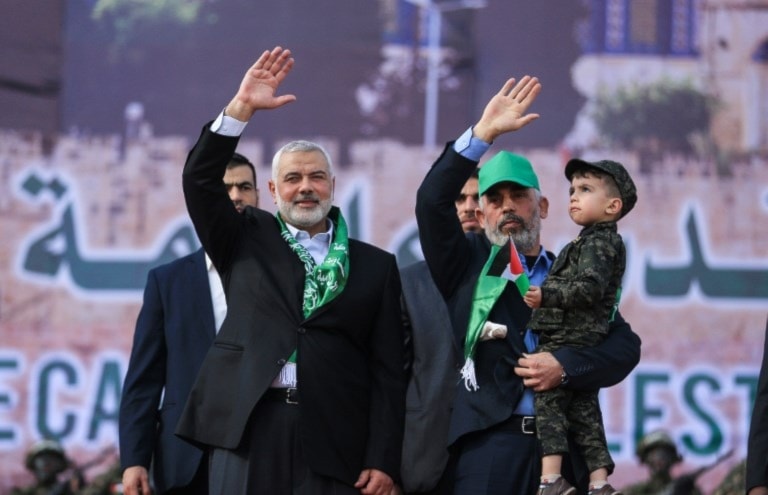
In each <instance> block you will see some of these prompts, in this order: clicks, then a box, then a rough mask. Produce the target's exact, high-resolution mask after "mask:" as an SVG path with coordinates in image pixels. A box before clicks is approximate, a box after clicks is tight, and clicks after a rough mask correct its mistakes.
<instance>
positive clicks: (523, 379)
mask: <svg viewBox="0 0 768 495" xmlns="http://www.w3.org/2000/svg"><path fill="white" fill-rule="evenodd" d="M540 89H541V86H540V85H539V83H538V80H537V79H535V78H531V77H528V76H526V77H524V78H523V79H521V80H520V82H519V83H516V81H515V80H514V79H510V80H508V81H507V82H506V83H505V84H504V86H503V87H502V89H501V90H500V91H499V92H498V93H497V94H496V95H494V96H493V97H492V98H491V100H490V101H489V102H488V104H487V105H486V107H485V110H484V111H483V115H482V117H481V118H480V120H479V121H478V122H477V124H476V125H474V126H473V127H471V128H470V129H468V130H467V131H466V132H465V133H464V134H463V135H462V136H461V137H460V138H459V139H457V140H456V141H455V142H453V143H449V144H448V145H447V146H446V148H445V150H444V151H443V153H442V155H441V156H440V157H439V158H438V160H437V161H436V162H435V164H434V165H433V167H432V169H431V170H430V172H429V173H428V174H427V176H426V177H425V179H424V182H423V183H422V185H421V187H420V188H419V191H418V195H417V201H416V219H417V222H418V225H419V234H420V239H421V245H422V249H423V252H424V256H425V259H426V261H427V264H428V265H429V268H430V272H431V274H432V277H433V278H434V280H435V283H436V285H437V287H438V288H439V290H440V292H441V293H442V294H443V297H444V298H445V299H446V301H447V302H448V308H449V311H450V317H451V322H452V326H453V328H454V329H455V331H454V338H455V341H456V345H457V346H458V347H459V348H462V349H463V350H464V351H465V352H464V354H465V358H466V360H465V363H464V365H465V366H466V364H467V362H469V361H471V362H472V363H473V364H474V367H473V371H474V373H469V372H468V373H467V374H466V375H465V380H461V381H459V383H458V385H457V387H456V394H455V398H454V401H453V404H452V415H451V424H450V429H449V435H448V439H447V442H446V443H447V445H448V446H449V450H450V454H451V456H450V461H449V466H448V468H447V473H446V475H447V476H449V477H451V478H452V479H453V493H457V494H469V493H478V494H480V493H483V494H488V495H496V494H521V495H522V494H526V495H528V494H531V493H533V492H535V490H536V488H537V486H538V482H539V474H540V462H539V451H538V446H537V439H536V435H535V417H534V410H533V391H534V390H536V391H538V390H546V389H549V388H552V387H555V386H566V387H570V388H577V389H585V390H597V389H599V388H600V387H606V386H610V385H613V384H616V383H618V382H619V381H621V380H622V379H623V378H624V377H625V376H626V375H627V374H628V373H629V372H630V371H631V370H632V368H633V367H634V366H635V365H636V364H637V362H638V360H639V356H640V352H639V350H640V343H639V339H638V338H637V336H636V335H634V334H633V333H632V331H631V329H630V328H629V325H627V324H626V322H624V320H623V319H622V318H621V316H620V315H617V316H616V318H615V320H614V321H613V322H612V324H611V332H610V333H609V336H608V337H607V338H606V340H605V341H604V342H602V343H601V344H599V345H598V346H595V347H590V348H586V347H585V348H580V349H573V348H562V349H559V350H558V351H556V352H554V353H537V354H531V353H532V351H533V350H534V349H535V347H536V344H537V343H536V340H535V337H536V336H535V334H533V333H532V332H530V331H526V323H527V322H528V320H529V318H530V314H531V311H530V308H528V307H527V306H526V304H525V303H524V301H523V298H522V295H521V293H520V291H519V289H518V287H517V286H516V284H515V283H508V282H509V280H511V279H512V278H513V277H512V276H511V275H512V273H511V270H510V269H509V268H508V267H509V266H510V261H511V260H512V258H511V256H512V253H511V248H512V246H515V247H517V251H518V252H519V256H517V255H516V256H515V258H516V259H515V261H516V262H519V263H517V264H518V265H519V264H522V266H523V269H524V270H525V271H526V272H527V274H528V276H529V278H530V280H531V283H533V284H537V285H540V284H541V283H542V282H543V279H544V278H545V276H544V275H543V274H542V271H544V272H545V271H546V270H547V269H548V268H549V267H550V266H551V263H552V259H553V258H554V257H553V256H551V255H548V254H547V253H546V251H545V250H544V249H543V248H542V247H541V245H540V243H539V226H538V222H540V221H541V219H543V218H545V217H546V215H547V204H546V199H545V198H544V197H542V196H541V192H540V186H539V183H538V179H537V178H536V174H535V173H534V172H533V168H532V167H531V164H530V162H529V161H528V160H526V159H525V158H524V157H521V156H519V155H514V154H512V153H508V152H501V153H499V154H497V155H496V156H494V157H493V158H492V159H491V160H489V161H488V162H487V163H486V164H485V165H484V166H483V167H482V168H481V169H480V189H479V192H480V195H481V198H480V208H479V209H478V213H479V215H478V217H479V219H480V221H481V224H482V225H483V227H484V229H485V232H484V234H472V233H470V234H466V235H465V234H464V232H463V231H462V230H461V226H460V224H459V223H458V221H457V219H456V216H455V215H454V214H453V212H452V211H451V208H450V205H451V202H452V201H453V199H454V198H455V197H456V194H457V193H458V191H459V190H460V189H461V186H462V184H463V183H464V181H465V180H466V178H467V177H469V175H470V174H471V172H472V170H473V169H474V168H475V167H476V166H477V164H478V162H479V161H480V158H481V156H482V155H483V154H484V153H485V151H487V150H488V148H489V147H490V143H492V142H493V141H494V140H495V139H496V138H498V137H499V136H501V135H502V134H505V133H508V132H512V131H516V130H518V129H520V128H522V127H524V126H525V125H527V124H528V123H530V122H531V121H533V120H535V119H536V118H538V115H536V114H527V111H528V108H529V107H530V105H531V104H532V103H533V101H534V100H535V98H536V96H537V95H538V93H539V91H540ZM510 237H511V238H512V239H513V240H514V243H513V244H510V242H509V239H510ZM542 267H544V270H542ZM487 324H491V325H495V326H496V327H497V328H501V329H502V330H500V331H498V332H497V331H493V332H491V334H490V338H487V337H488V335H485V337H483V335H484V332H480V336H476V337H474V338H473V337H470V338H468V336H470V335H476V333H477V332H474V331H469V330H470V328H472V329H475V328H477V327H478V326H479V327H483V328H485V327H486V326H487ZM468 351H469V352H468ZM469 368H470V367H467V370H468V369H469ZM472 376H473V377H474V383H475V386H472V383H473V380H471V379H470V378H471V377H472ZM457 378H458V376H457ZM563 468H564V475H565V476H566V477H567V478H568V479H569V480H570V481H572V482H573V483H574V486H577V487H579V488H580V489H582V490H583V491H584V492H586V481H587V475H588V472H587V471H586V469H585V467H584V463H583V460H582V459H581V458H580V457H579V456H578V455H576V453H575V454H574V455H572V456H569V457H568V458H567V461H566V462H564V465H563Z"/></svg>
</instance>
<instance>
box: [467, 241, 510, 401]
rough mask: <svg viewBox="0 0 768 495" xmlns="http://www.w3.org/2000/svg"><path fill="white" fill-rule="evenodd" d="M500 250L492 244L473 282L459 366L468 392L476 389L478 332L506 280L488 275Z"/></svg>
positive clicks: (477, 386) (502, 290)
mask: <svg viewBox="0 0 768 495" xmlns="http://www.w3.org/2000/svg"><path fill="white" fill-rule="evenodd" d="M500 250H501V246H497V245H495V244H494V245H492V246H491V254H490V255H489V256H488V261H486V262H485V266H483V269H482V270H481V271H480V275H479V276H478V278H477V284H475V291H474V293H473V295H472V310H471V311H470V314H469V325H467V334H466V336H465V337H464V366H463V367H462V368H461V377H462V378H463V379H464V386H465V387H466V388H467V390H469V391H470V392H473V391H475V390H477V389H478V388H480V387H479V385H478V384H477V377H476V375H475V360H474V355H475V350H476V348H477V343H478V342H479V341H480V334H481V333H482V331H483V326H484V325H485V322H486V321H487V320H488V315H489V314H491V309H492V308H493V305H494V304H496V301H498V300H499V297H500V296H501V293H502V292H504V288H505V287H506V286H507V282H508V280H507V279H506V278H502V277H499V276H497V275H488V271H489V270H490V268H491V265H493V262H494V260H495V259H496V255H497V254H498V253H499V251H500Z"/></svg>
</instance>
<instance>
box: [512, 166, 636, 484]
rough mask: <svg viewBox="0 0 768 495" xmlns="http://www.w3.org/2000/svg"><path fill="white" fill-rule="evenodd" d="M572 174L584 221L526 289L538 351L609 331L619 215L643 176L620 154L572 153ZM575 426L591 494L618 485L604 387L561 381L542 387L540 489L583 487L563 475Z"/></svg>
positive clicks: (576, 209)
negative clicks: (600, 396) (574, 386)
mask: <svg viewBox="0 0 768 495" xmlns="http://www.w3.org/2000/svg"><path fill="white" fill-rule="evenodd" d="M565 176H566V177H567V178H568V180H569V181H571V188H570V198H571V199H570V203H569V214H570V216H571V219H572V220H573V221H574V222H575V223H576V224H578V225H580V226H582V227H583V229H582V231H581V233H580V234H579V236H578V237H577V238H576V239H575V240H573V241H571V242H570V243H569V244H567V245H566V246H565V247H564V248H563V250H562V251H561V252H560V254H559V255H558V257H557V259H556V260H555V262H554V264H553V265H552V269H551V270H550V273H549V277H548V278H547V280H546V281H545V282H544V284H543V285H542V286H541V287H531V288H530V289H529V290H528V292H527V293H526V295H525V297H524V299H525V302H526V304H528V306H530V307H532V308H535V309H534V312H533V315H532V317H531V321H530V323H529V327H530V328H531V330H533V331H535V332H537V333H539V348H538V349H537V350H536V352H552V351H555V350H557V349H560V348H561V347H563V346H568V347H586V346H594V345H597V344H599V343H600V342H602V341H603V340H604V339H605V336H606V335H607V333H608V324H609V322H610V320H611V319H612V318H613V315H614V314H615V311H616V306H617V304H618V298H619V295H620V294H621V279H622V276H623V275H624V266H625V262H626V252H625V248H624V242H623V241H622V239H621V236H620V235H619V234H618V231H617V227H616V222H617V221H618V220H619V219H620V218H623V217H624V216H625V215H626V214H627V213H629V211H630V210H631V209H632V208H633V207H634V205H635V202H636V201H637V192H636V189H635V184H634V182H633V181H632V178H631V177H630V176H629V173H627V171H626V169H625V168H624V167H623V166H622V165H621V164H620V163H618V162H614V161H610V160H603V161H599V162H592V163H591V162H586V161H584V160H580V159H572V160H570V161H569V162H568V164H567V165H566V167H565ZM569 429H570V430H571V431H572V432H573V436H574V439H575V440H576V443H577V445H578V446H579V448H580V449H581V451H582V453H583V455H584V459H585V461H586V463H587V467H588V468H589V471H590V492H589V493H590V495H597V494H600V495H602V494H607V495H611V494H616V493H618V492H616V490H614V489H613V487H611V486H610V485H609V484H608V481H607V479H608V475H609V474H610V473H611V472H612V471H613V467H614V464H613V460H612V459H611V456H610V453H609V452H608V446H607V442H606V439H605V431H604V428H603V421H602V416H601V413H600V405H599V404H598V400H597V391H593V392H579V391H573V390H568V389H564V388H560V387H558V388H555V389H552V390H548V391H546V392H541V393H537V394H536V430H537V431H536V433H537V435H538V437H539V440H540V442H541V447H542V453H543V457H542V478H541V479H542V484H541V486H540V488H539V495H549V494H571V493H575V490H574V489H573V488H572V487H571V486H570V485H569V484H568V483H567V482H566V481H565V479H564V478H563V477H562V476H560V471H561V464H562V455H563V454H564V453H566V452H568V438H567V436H568V435H567V433H568V430H569Z"/></svg>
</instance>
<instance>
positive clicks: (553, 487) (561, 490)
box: [537, 476, 592, 495]
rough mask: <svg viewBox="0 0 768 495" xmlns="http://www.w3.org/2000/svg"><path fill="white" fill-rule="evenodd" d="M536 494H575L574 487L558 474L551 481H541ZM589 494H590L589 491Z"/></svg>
mask: <svg viewBox="0 0 768 495" xmlns="http://www.w3.org/2000/svg"><path fill="white" fill-rule="evenodd" d="M537 495H576V489H575V488H574V487H572V486H571V485H570V483H568V482H567V481H565V478H563V477H562V476H560V477H559V478H557V479H556V480H555V481H553V482H551V483H545V482H543V481H542V482H541V484H540V485H539V491H538V492H537ZM589 495H592V493H591V492H590V494H589Z"/></svg>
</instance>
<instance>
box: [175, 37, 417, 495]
mask: <svg viewBox="0 0 768 495" xmlns="http://www.w3.org/2000/svg"><path fill="white" fill-rule="evenodd" d="M293 64H294V60H293V58H292V57H291V52H290V51H288V50H284V49H283V48H281V47H275V48H273V49H272V50H268V51H265V52H264V53H262V55H261V57H259V59H258V60H257V61H256V63H255V64H254V65H253V66H251V67H250V69H248V71H247V72H246V74H245V76H244V77H243V80H242V82H241V83H240V88H239V90H238V91H237V93H236V94H235V96H234V97H233V99H232V100H231V101H230V102H229V104H228V105H227V106H226V108H225V109H224V111H223V112H222V113H221V114H220V115H219V116H218V118H217V119H216V120H214V121H213V122H212V123H211V124H208V125H206V126H205V127H204V128H203V131H202V134H201V136H200V138H199V140H198V142H197V143H196V144H195V147H194V148H193V149H192V151H191V152H190V154H189V157H188V158H187V163H186V165H185V167H184V173H183V185H184V195H185V199H186V203H187V209H188V210H189V214H190V217H191V218H192V222H193V223H194V225H195V229H196V231H197V234H198V237H199V238H200V241H201V243H202V244H203V247H204V248H205V250H206V252H207V253H208V254H209V255H210V257H211V259H212V260H213V263H214V265H215V266H216V268H217V269H218V271H219V273H220V274H221V277H222V282H223V285H224V290H225V293H226V296H227V304H228V312H227V317H226V319H225V320H224V323H223V325H222V328H221V331H220V332H219V334H218V336H217V337H216V340H215V342H214V344H213V346H212V347H211V350H210V351H209V353H208V355H207V356H206V359H205V361H204V362H203V365H202V368H201V370H200V373H199V374H198V376H197V380H196V382H195V385H194V387H193V389H192V392H191V394H190V396H189V399H188V400H187V404H186V406H185V409H184V413H183V414H182V417H181V420H180V421H179V424H178V427H177V429H176V434H177V435H179V436H181V437H182V438H185V439H187V440H189V441H191V442H193V443H195V444H197V445H202V446H205V447H206V448H207V449H208V450H209V451H210V464H209V473H208V474H209V489H210V493H226V494H228V495H232V494H234V495H247V494H252V493H275V494H282V493H291V494H294V495H325V494H329V495H330V494H339V495H344V494H349V495H352V494H360V493H363V494H371V495H385V494H388V493H389V492H390V490H391V489H392V487H393V480H396V479H397V478H398V477H399V476H398V472H399V468H400V450H401V445H402V438H403V421H404V415H405V383H406V375H405V372H404V370H403V362H404V359H405V357H404V336H403V326H402V321H401V316H400V304H399V298H400V278H399V275H398V269H397V266H396V264H395V257H394V255H392V254H391V253H387V252H385V251H382V250H381V249H378V248H376V247H374V246H371V245H369V244H366V243H363V242H360V241H357V240H355V239H350V238H349V237H348V235H347V226H346V222H345V221H344V217H343V215H342V213H341V211H340V210H339V209H338V208H337V207H335V206H333V205H332V202H333V191H334V187H335V179H334V176H333V165H332V162H331V158H330V156H329V155H328V153H327V152H326V151H325V150H324V149H323V148H322V147H321V146H320V145H318V144H315V143H311V142H307V141H294V142H291V143H289V144H287V145H285V146H283V147H282V148H281V149H280V150H279V151H278V152H277V153H276V154H275V157H274V159H273V162H272V179H271V180H270V181H269V192H270V193H271V195H272V198H273V200H274V201H275V204H277V207H278V213H277V215H272V214H270V213H268V212H266V211H263V210H260V209H258V208H246V209H245V211H244V212H243V214H241V215H237V214H233V211H232V208H231V207H230V208H228V209H227V208H225V207H224V206H225V201H227V200H228V198H227V194H226V190H225V189H224V187H223V185H222V183H221V176H222V174H223V167H224V166H226V163H227V161H228V160H229V157H230V156H231V155H232V153H233V152H234V150H235V147H236V146H237V143H238V139H239V137H240V135H241V134H242V132H243V130H244V128H245V125H246V123H247V122H249V121H250V119H251V117H252V116H253V115H254V114H255V113H257V112H261V111H263V110H270V109H274V108H278V107H281V106H283V105H285V104H288V103H291V102H293V101H294V100H296V97H295V96H294V95H277V94H276V93H277V90H278V87H279V86H280V84H281V83H282V82H283V80H284V79H285V78H286V77H287V75H288V73H289V72H290V70H291V68H292V67H293Z"/></svg>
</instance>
